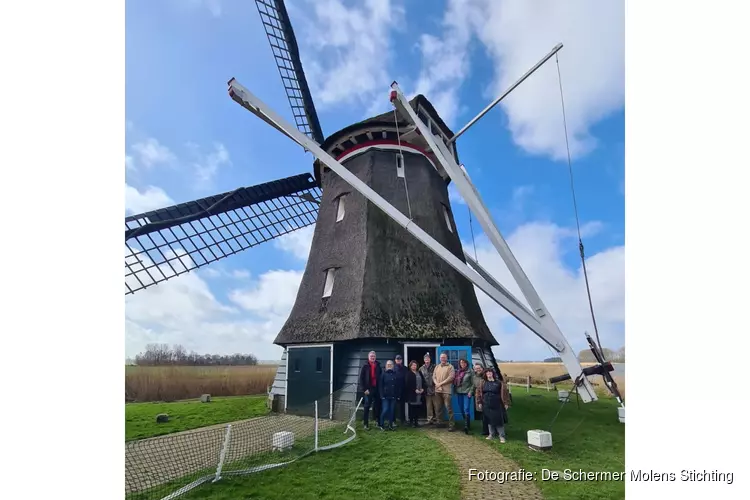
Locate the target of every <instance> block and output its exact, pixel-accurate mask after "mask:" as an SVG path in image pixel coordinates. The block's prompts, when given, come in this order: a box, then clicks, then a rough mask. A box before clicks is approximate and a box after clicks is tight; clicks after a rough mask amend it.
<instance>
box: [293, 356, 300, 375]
mask: <svg viewBox="0 0 750 500" xmlns="http://www.w3.org/2000/svg"><path fill="white" fill-rule="evenodd" d="M294 371H295V372H297V373H299V371H300V370H299V359H295V360H294Z"/></svg>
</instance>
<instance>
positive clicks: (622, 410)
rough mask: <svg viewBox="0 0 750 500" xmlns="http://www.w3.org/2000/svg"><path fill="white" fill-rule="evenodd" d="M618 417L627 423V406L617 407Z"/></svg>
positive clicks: (621, 421) (622, 422)
mask: <svg viewBox="0 0 750 500" xmlns="http://www.w3.org/2000/svg"><path fill="white" fill-rule="evenodd" d="M617 418H619V419H620V423H621V424H624V423H625V408H623V407H622V406H621V407H619V408H618V409H617Z"/></svg>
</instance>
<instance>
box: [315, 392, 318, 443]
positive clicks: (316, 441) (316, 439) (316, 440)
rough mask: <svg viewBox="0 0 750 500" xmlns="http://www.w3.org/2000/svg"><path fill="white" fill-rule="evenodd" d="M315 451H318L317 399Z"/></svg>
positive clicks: (316, 408) (316, 402)
mask: <svg viewBox="0 0 750 500" xmlns="http://www.w3.org/2000/svg"><path fill="white" fill-rule="evenodd" d="M315 451H318V400H317V399H316V400H315Z"/></svg>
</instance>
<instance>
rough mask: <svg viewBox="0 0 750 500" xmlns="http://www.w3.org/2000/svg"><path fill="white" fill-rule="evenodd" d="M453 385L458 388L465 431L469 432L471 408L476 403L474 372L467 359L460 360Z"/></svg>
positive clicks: (457, 394)
mask: <svg viewBox="0 0 750 500" xmlns="http://www.w3.org/2000/svg"><path fill="white" fill-rule="evenodd" d="M453 386H454V387H455V389H456V397H457V398H458V407H459V408H460V409H461V415H462V416H463V418H464V433H465V434H468V433H469V426H470V423H469V418H470V415H471V412H470V408H471V405H472V404H473V403H474V400H473V399H472V396H473V395H474V373H473V372H472V371H471V370H470V369H469V362H468V361H467V360H465V359H459V360H458V370H457V371H456V375H455V377H454V378H453Z"/></svg>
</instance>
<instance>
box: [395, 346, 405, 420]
mask: <svg viewBox="0 0 750 500" xmlns="http://www.w3.org/2000/svg"><path fill="white" fill-rule="evenodd" d="M406 372H407V370H406V367H405V366H404V358H402V357H401V355H400V354H399V355H397V356H396V364H395V365H394V367H393V373H394V374H395V375H396V379H397V380H398V386H399V389H400V391H401V394H403V393H404V386H405V384H406ZM405 407H406V401H405V400H404V398H403V397H402V398H400V399H398V400H397V401H396V409H395V413H396V417H397V418H398V419H399V420H400V421H401V425H406V408H405Z"/></svg>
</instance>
